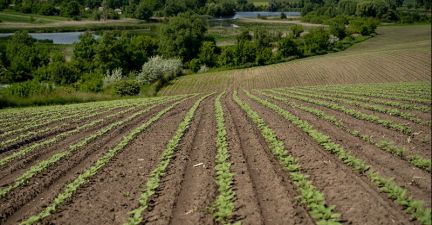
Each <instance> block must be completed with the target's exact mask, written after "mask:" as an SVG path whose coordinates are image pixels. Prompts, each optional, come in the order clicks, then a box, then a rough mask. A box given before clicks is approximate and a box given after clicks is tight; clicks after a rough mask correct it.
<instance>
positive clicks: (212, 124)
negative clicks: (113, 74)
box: [0, 82, 432, 225]
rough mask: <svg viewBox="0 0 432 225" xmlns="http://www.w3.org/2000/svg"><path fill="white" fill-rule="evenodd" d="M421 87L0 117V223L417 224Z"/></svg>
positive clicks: (237, 93) (423, 126) (425, 130)
mask: <svg viewBox="0 0 432 225" xmlns="http://www.w3.org/2000/svg"><path fill="white" fill-rule="evenodd" d="M430 88H431V84H430V83H429V82H409V83H407V82H405V83H385V84H361V85H360V84H357V85H328V86H326V85H321V86H299V87H284V88H272V89H242V88H240V89H238V88H229V89H226V90H225V91H221V92H216V93H211V94H193V95H177V96H165V97H156V98H141V99H140V98H137V99H129V100H116V101H106V102H96V103H91V104H90V103H84V104H74V105H67V106H48V107H35V108H23V109H4V110H1V111H0V140H1V145H0V148H1V151H0V202H1V204H0V212H1V213H0V223H1V224H74V225H75V224H232V223H237V222H240V223H242V224H272V225H273V224H311V225H312V224H362V225H363V224H370V225H376V224H388V225H390V224H413V225H420V224H424V225H430V224H431V205H432V203H431V198H432V194H431V192H432V190H431V170H432V168H431V91H430ZM47 128H49V129H47Z"/></svg>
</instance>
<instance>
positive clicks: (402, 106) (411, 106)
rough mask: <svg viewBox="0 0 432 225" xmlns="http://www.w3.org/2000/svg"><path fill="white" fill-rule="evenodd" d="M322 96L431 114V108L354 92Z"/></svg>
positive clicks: (325, 92) (325, 93) (334, 92)
mask: <svg viewBox="0 0 432 225" xmlns="http://www.w3.org/2000/svg"><path fill="white" fill-rule="evenodd" d="M300 89H302V90H309V91H315V93H316V89H312V88H300ZM320 94H324V95H326V96H330V97H337V98H343V99H348V100H355V101H361V102H372V103H376V104H381V105H386V106H391V107H395V108H399V109H405V110H417V111H422V112H430V111H431V108H430V107H427V106H419V105H415V104H409V103H401V102H396V101H391V100H382V99H375V98H370V97H362V96H361V95H356V94H352V92H346V91H333V90H321V89H320Z"/></svg>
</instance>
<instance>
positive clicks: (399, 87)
mask: <svg viewBox="0 0 432 225" xmlns="http://www.w3.org/2000/svg"><path fill="white" fill-rule="evenodd" d="M319 88H322V89H329V90H331V89H344V90H362V91H367V90H370V91H375V92H380V91H381V92H382V91H384V92H391V93H394V94H396V93H399V94H410V93H411V94H424V95H430V94H431V90H430V84H428V83H407V82H404V83H378V84H355V85H353V84H350V85H326V86H320V87H319Z"/></svg>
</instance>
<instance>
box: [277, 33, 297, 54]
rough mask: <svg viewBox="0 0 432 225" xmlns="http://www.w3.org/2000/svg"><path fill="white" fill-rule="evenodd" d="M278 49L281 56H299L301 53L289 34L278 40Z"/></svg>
mask: <svg viewBox="0 0 432 225" xmlns="http://www.w3.org/2000/svg"><path fill="white" fill-rule="evenodd" d="M278 51H279V52H280V53H281V55H282V56H283V57H289V56H299V55H300V53H301V52H300V50H299V47H298V43H297V42H296V40H295V39H294V38H293V37H291V36H288V37H284V38H282V39H281V40H279V42H278Z"/></svg>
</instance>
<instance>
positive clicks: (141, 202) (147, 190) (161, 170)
mask: <svg viewBox="0 0 432 225" xmlns="http://www.w3.org/2000/svg"><path fill="white" fill-rule="evenodd" d="M208 96H209V95H207V96H204V97H201V98H200V99H198V100H197V101H196V102H195V103H194V105H193V106H192V107H191V108H190V109H189V111H188V112H187V114H186V116H185V117H184V118H183V120H182V122H181V123H180V124H179V126H178V127H177V130H176V132H175V134H174V136H173V137H172V138H171V139H170V141H169V142H168V144H167V146H166V148H165V150H164V151H163V152H162V156H161V158H160V161H159V163H158V165H157V166H156V168H155V169H154V170H153V171H152V172H151V174H150V176H149V178H148V180H147V182H146V184H145V185H144V189H143V192H142V193H141V195H140V197H139V199H138V207H137V208H135V209H133V210H132V211H130V212H129V218H128V221H127V223H126V224H128V225H132V224H135V225H138V224H141V222H142V214H143V212H144V210H146V209H147V208H148V206H149V202H150V199H151V198H152V197H153V195H154V194H155V193H156V191H157V188H158V187H159V185H160V180H161V178H162V177H163V176H164V174H165V172H166V169H167V168H168V166H169V164H170V161H171V159H172V158H173V156H174V154H175V151H176V149H177V146H178V144H179V143H180V141H181V139H182V138H183V136H184V135H185V133H186V131H187V129H188V128H189V126H190V124H191V122H192V118H193V117H194V115H195V111H196V110H197V109H198V107H199V105H200V103H201V102H202V101H203V100H204V99H205V98H207V97H208Z"/></svg>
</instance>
